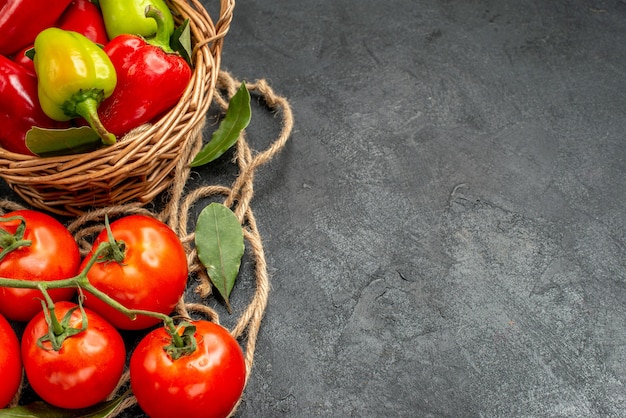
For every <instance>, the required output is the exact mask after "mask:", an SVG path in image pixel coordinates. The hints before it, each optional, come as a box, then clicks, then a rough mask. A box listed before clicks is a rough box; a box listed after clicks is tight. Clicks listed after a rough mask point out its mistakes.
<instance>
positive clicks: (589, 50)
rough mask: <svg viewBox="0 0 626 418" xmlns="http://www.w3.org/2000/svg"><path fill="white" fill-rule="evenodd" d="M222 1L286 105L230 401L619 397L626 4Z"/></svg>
mask: <svg viewBox="0 0 626 418" xmlns="http://www.w3.org/2000/svg"><path fill="white" fill-rule="evenodd" d="M236 7H237V10H236V13H235V19H234V21H233V24H232V27H231V32H230V33H229V35H228V40H227V43H226V44H225V50H224V55H223V65H224V67H225V68H227V69H228V70H230V71H231V72H232V73H233V74H235V75H237V76H238V77H240V78H244V79H250V80H253V79H256V78H266V79H267V80H268V81H269V82H270V83H271V85H272V86H273V87H274V88H275V89H276V90H277V91H278V92H280V93H281V94H284V95H285V96H286V97H288V98H289V99H290V100H291V103H292V106H293V109H294V112H295V117H296V129H295V132H294V134H293V137H292V140H291V142H290V144H289V145H288V147H287V149H286V150H284V151H283V153H282V154H281V156H280V158H278V159H277V160H276V161H275V162H273V163H272V164H271V165H270V166H268V167H266V168H263V169H262V170H261V171H262V172H261V173H260V175H259V178H258V182H257V184H258V186H257V195H256V197H255V200H254V201H253V204H254V205H255V209H256V212H257V216H258V218H259V222H260V227H261V230H262V232H263V234H264V237H265V243H266V247H267V248H266V250H267V253H268V255H269V262H270V266H271V268H272V274H273V278H272V280H273V282H272V286H273V287H272V293H271V296H270V305H269V308H268V311H267V316H266V318H265V321H264V324H263V328H262V331H261V336H260V340H259V346H258V350H257V357H256V364H255V368H254V372H253V377H252V380H251V382H250V385H249V386H248V389H247V392H246V395H245V398H244V402H243V404H242V405H241V408H240V411H239V413H238V416H239V417H256V416H268V417H269V416H289V417H311V416H337V417H339V416H341V417H344V416H359V417H360V416H364V417H367V416H372V417H373V416H377V417H382V416H405V417H408V416H415V417H427V416H432V417H461V416H463V417H479V416H482V417H513V416H516V417H518V416H551V417H554V416H567V417H590V416H597V417H610V416H615V417H617V416H626V392H625V387H624V382H625V379H626V366H625V364H626V361H625V360H626V349H625V347H626V345H625V343H626V286H625V280H626V264H625V260H626V246H625V245H626V241H625V235H624V234H625V227H626V216H625V213H624V208H625V207H626V187H625V185H624V184H625V180H626V160H625V158H626V139H625V137H624V132H625V128H626V119H625V118H624V115H625V114H626V99H625V96H624V92H625V88H626V70H625V68H626V49H625V48H624V41H626V3H625V2H620V1H561V0H557V1H551V2H544V1H540V0H525V1H515V2H514V1H487V0H480V1H470V2H467V1H454V0H447V1H444V0H439V1H437V0H429V1H407V0H403V1H400V0H396V1H372V0H360V1H347V0H312V1H308V2H298V3H296V2H293V1H286V0H276V1H272V2H262V1H252V0H247V1H246V0H241V1H238V2H237V6H236ZM269 126H271V125H269ZM268 130H269V128H268ZM269 133H271V131H269V132H268V134H269ZM264 134H265V131H264V130H263V129H260V128H259V129H257V130H256V131H254V130H251V131H250V136H251V140H254V138H255V137H258V138H259V140H262V139H263V138H265V137H266V136H267V135H264Z"/></svg>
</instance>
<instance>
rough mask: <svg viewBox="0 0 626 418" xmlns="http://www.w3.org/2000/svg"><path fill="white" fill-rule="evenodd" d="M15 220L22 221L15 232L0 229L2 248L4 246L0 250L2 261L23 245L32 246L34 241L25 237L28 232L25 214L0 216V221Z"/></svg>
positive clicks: (0, 245) (0, 244) (0, 246)
mask: <svg viewBox="0 0 626 418" xmlns="http://www.w3.org/2000/svg"><path fill="white" fill-rule="evenodd" d="M15 220H19V221H20V224H19V225H18V227H17V229H16V230H15V234H11V233H10V232H8V231H5V230H4V229H0V248H2V252H0V261H2V260H3V259H4V257H6V255H7V254H9V253H10V252H12V251H14V250H17V249H18V248H21V247H30V245H31V244H32V241H30V240H26V239H24V234H25V232H26V220H25V219H24V217H23V216H8V217H6V218H0V222H10V221H15Z"/></svg>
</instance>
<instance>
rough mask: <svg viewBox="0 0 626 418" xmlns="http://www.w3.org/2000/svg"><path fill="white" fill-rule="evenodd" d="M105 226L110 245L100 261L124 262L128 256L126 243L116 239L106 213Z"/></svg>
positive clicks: (99, 258)
mask: <svg viewBox="0 0 626 418" xmlns="http://www.w3.org/2000/svg"><path fill="white" fill-rule="evenodd" d="M104 227H105V229H106V231H107V237H108V239H109V240H108V242H107V244H108V246H107V247H106V248H107V250H106V251H103V252H102V255H101V256H100V257H98V258H97V259H98V262H99V263H107V262H109V261H115V262H116V263H118V264H123V261H124V258H125V257H126V243H125V242H124V241H122V240H116V239H115V237H114V236H113V231H111V224H110V223H109V216H108V215H104Z"/></svg>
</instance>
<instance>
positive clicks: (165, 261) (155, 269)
mask: <svg viewBox="0 0 626 418" xmlns="http://www.w3.org/2000/svg"><path fill="white" fill-rule="evenodd" d="M110 226H111V231H112V232H113V237H114V238H115V240H116V241H119V240H121V241H124V243H125V253H124V261H123V262H122V263H116V262H104V263H96V264H95V265H94V266H93V267H92V268H91V269H90V270H89V272H88V274H87V277H88V278H89V281H90V282H91V284H92V285H94V286H95V287H96V288H97V289H99V290H101V291H103V292H105V293H106V294H107V295H109V296H110V297H112V298H113V299H115V300H116V301H118V302H120V303H121V304H122V305H124V306H125V307H127V308H129V309H140V310H148V311H153V312H160V313H163V314H166V315H167V314H170V313H171V312H172V311H173V310H174V308H175V306H176V303H177V302H178V300H179V299H180V297H181V296H182V294H183V292H184V291H185V286H186V285H187V273H188V268H187V255H186V253H185V249H184V248H183V245H182V243H181V242H180V240H179V238H178V236H176V234H175V233H174V231H172V230H171V229H170V228H169V227H168V226H167V225H166V224H164V223H163V222H161V221H159V220H157V219H155V218H152V217H149V216H145V215H130V216H126V217H123V218H120V219H118V220H116V221H114V222H112V223H111V225H110ZM106 241H108V237H107V232H106V230H103V231H102V233H100V234H99V235H98V237H96V240H95V241H94V244H93V249H92V252H91V253H90V254H89V255H88V256H87V257H86V258H85V260H84V261H83V266H84V265H85V263H87V261H88V260H89V259H90V258H91V257H92V255H93V251H95V250H96V248H97V247H98V245H99V244H100V243H102V242H106ZM86 296H87V298H86V300H85V306H87V307H89V308H91V309H92V310H94V311H96V312H98V313H99V314H100V315H102V316H103V317H104V318H106V319H107V320H108V321H109V322H111V323H112V324H113V325H115V326H116V327H118V328H120V329H130V330H137V329H144V328H148V327H150V326H153V325H155V324H158V323H159V322H160V320H159V319H156V318H153V317H149V316H142V315H140V316H137V318H136V319H135V320H131V319H130V318H128V317H127V316H126V315H124V314H122V313H120V312H119V311H117V310H115V309H113V308H112V307H110V306H109V305H107V304H106V303H104V302H102V301H100V300H99V299H97V298H95V297H94V296H92V295H89V294H86Z"/></svg>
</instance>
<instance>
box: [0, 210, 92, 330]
mask: <svg viewBox="0 0 626 418" xmlns="http://www.w3.org/2000/svg"><path fill="white" fill-rule="evenodd" d="M18 215H19V216H22V217H23V218H24V219H25V221H26V230H25V233H24V239H25V240H31V241H32V244H31V245H30V246H29V247H20V248H18V249H16V250H14V251H11V252H10V253H8V254H7V255H6V256H5V257H4V259H3V260H2V261H0V277H6V278H11V279H13V278H15V279H21V280H46V281H48V280H59V279H69V278H70V277H74V276H76V275H77V274H78V267H79V266H80V253H79V250H78V244H76V241H75V240H74V237H73V236H72V234H70V232H69V231H68V230H67V229H66V228H65V226H63V224H62V223H61V222H59V221H57V220H56V219H55V218H53V217H52V216H50V215H47V214H45V213H42V212H37V211H34V210H18V211H14V212H10V213H7V214H6V215H4V216H3V217H4V218H7V217H10V216H18ZM19 225H20V222H19V221H17V220H16V221H10V222H0V229H3V230H5V231H7V232H9V233H11V234H14V233H15V231H16V229H17V227H18V226H19ZM74 292H75V289H74V288H68V289H53V290H50V291H49V292H48V293H49V294H50V297H52V300H54V301H58V300H69V299H71V298H72V296H73V295H74ZM41 299H43V295H42V294H41V292H40V291H39V290H35V289H15V288H8V287H3V288H0V314H3V315H4V316H6V317H7V318H8V319H12V320H14V321H24V322H25V321H28V320H30V319H31V318H32V317H33V316H35V314H36V313H38V312H40V311H41V309H42V308H41V302H40V300H41Z"/></svg>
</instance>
